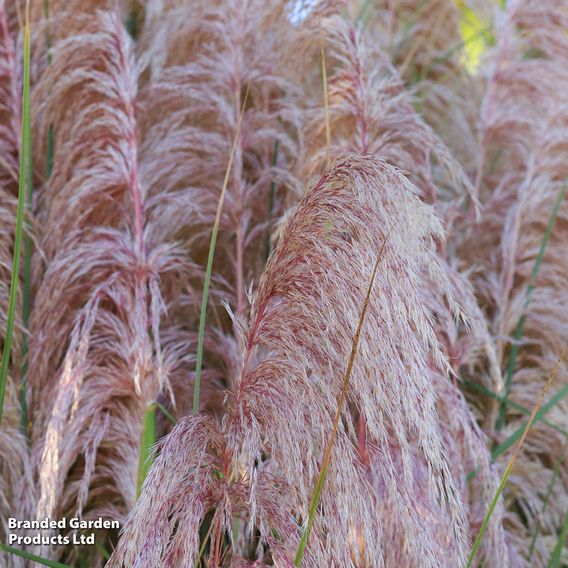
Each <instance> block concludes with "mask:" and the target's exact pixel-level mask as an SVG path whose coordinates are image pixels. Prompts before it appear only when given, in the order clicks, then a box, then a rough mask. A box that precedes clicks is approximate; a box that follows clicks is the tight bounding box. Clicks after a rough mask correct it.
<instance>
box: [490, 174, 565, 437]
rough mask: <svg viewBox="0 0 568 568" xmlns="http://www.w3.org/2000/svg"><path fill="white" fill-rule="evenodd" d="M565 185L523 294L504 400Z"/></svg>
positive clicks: (501, 421) (500, 422)
mask: <svg viewBox="0 0 568 568" xmlns="http://www.w3.org/2000/svg"><path fill="white" fill-rule="evenodd" d="M566 185H567V182H564V184H563V185H562V187H561V188H560V191H559V192H558V197H557V198H556V202H555V203H554V207H553V209H552V212H551V213H550V218H549V220H548V224H547V226H546V230H545V231H544V236H543V238H542V242H541V244H540V250H539V251H538V255H537V257H536V260H535V263H534V266H533V270H532V273H531V277H530V279H529V285H528V287H527V291H526V293H525V303H524V305H523V315H522V316H521V317H520V319H519V321H518V322H517V326H516V328H515V333H514V337H513V345H512V347H511V353H510V354H509V362H508V364H507V372H506V375H505V393H504V397H503V398H504V399H507V398H508V396H509V393H510V391H511V383H512V381H513V372H514V370H515V362H516V360H517V354H518V353H519V349H520V341H521V337H522V336H523V332H524V329H525V322H526V319H527V315H526V310H527V308H528V306H529V303H530V301H531V297H532V293H533V290H534V289H535V286H536V279H537V276H538V271H539V270H540V265H541V264H542V259H543V258H544V252H545V250H546V246H547V245H548V241H549V240H550V236H551V235H552V230H553V229H554V225H555V223H556V217H557V216H558V211H559V209H560V205H561V204H562V201H563V200H564V195H565V193H566ZM505 410H506V408H505V403H504V402H503V403H501V405H500V407H499V416H498V418H497V424H496V428H497V430H501V429H502V428H503V426H504V425H505Z"/></svg>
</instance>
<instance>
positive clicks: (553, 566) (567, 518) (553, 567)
mask: <svg viewBox="0 0 568 568" xmlns="http://www.w3.org/2000/svg"><path fill="white" fill-rule="evenodd" d="M567 536H568V510H567V511H566V515H564V523H563V525H562V529H561V530H560V534H559V535H558V541H557V542H556V546H555V547H554V551H553V552H552V556H551V557H550V562H549V563H548V568H560V562H561V560H562V549H563V548H564V543H565V542H566V537H567Z"/></svg>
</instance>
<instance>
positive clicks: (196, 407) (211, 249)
mask: <svg viewBox="0 0 568 568" xmlns="http://www.w3.org/2000/svg"><path fill="white" fill-rule="evenodd" d="M249 86H250V85H247V89H246V92H245V96H244V98H243V104H242V106H241V111H240V113H239V119H238V121H237V128H236V131H235V139H234V140H233V146H232V148H231V154H230V156H229V163H228V164H227V171H226V172H225V179H224V180H223V187H222V189H221V195H220V196H219V203H218V205H217V213H216V215H215V223H214V224H213V231H212V232H211V241H210V243H209V255H208V257H207V269H206V270H205V280H204V281H203V296H202V297H201V314H200V316H199V332H198V336H197V354H196V361H195V384H194V388H193V414H194V415H196V414H197V413H198V412H199V390H200V386H201V367H202V365H203V341H204V339H205V317H206V316H207V302H208V299H209V285H210V283H211V273H212V271H213V260H214V258H215V246H216V245H217V234H218V233H219V224H220V223H221V212H222V211H223V202H224V201H225V193H226V191H227V185H228V183H229V176H230V175H231V168H232V165H233V158H234V156H235V150H236V148H237V143H238V141H239V137H240V133H241V125H242V122H243V115H244V112H245V106H246V103H247V99H248V93H249Z"/></svg>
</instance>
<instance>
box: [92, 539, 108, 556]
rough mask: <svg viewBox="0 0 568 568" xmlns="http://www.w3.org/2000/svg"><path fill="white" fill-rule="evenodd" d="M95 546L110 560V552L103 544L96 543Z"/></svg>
mask: <svg viewBox="0 0 568 568" xmlns="http://www.w3.org/2000/svg"><path fill="white" fill-rule="evenodd" d="M95 548H96V549H97V550H98V551H99V552H100V553H101V554H102V556H103V558H104V559H105V560H110V552H109V551H108V550H107V549H106V548H105V547H104V546H103V545H102V544H99V543H98V542H97V543H95Z"/></svg>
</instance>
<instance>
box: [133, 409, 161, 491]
mask: <svg viewBox="0 0 568 568" xmlns="http://www.w3.org/2000/svg"><path fill="white" fill-rule="evenodd" d="M156 436H157V417H156V405H155V404H151V405H150V406H149V407H148V409H147V410H146V413H145V414H144V425H143V429H142V438H141V440H140V455H139V457H138V483H137V486H136V498H138V497H139V496H140V493H141V491H142V485H143V484H144V480H145V479H146V476H147V475H148V471H149V470H150V467H152V463H153V461H154V460H153V459H152V458H153V455H154V454H153V450H154V446H155V444H156Z"/></svg>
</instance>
